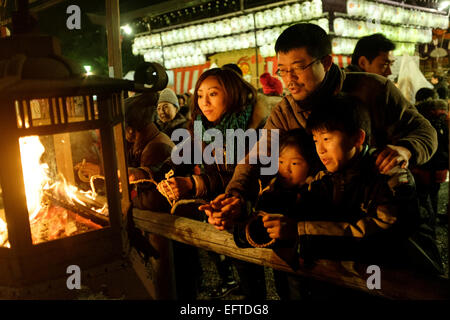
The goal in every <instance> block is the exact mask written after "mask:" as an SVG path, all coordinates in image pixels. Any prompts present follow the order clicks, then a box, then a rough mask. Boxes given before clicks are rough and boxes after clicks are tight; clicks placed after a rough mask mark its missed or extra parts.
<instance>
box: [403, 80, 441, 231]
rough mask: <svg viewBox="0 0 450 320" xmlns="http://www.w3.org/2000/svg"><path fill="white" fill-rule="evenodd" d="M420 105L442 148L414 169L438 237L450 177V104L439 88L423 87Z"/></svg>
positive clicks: (418, 191)
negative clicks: (445, 186) (443, 188)
mask: <svg viewBox="0 0 450 320" xmlns="http://www.w3.org/2000/svg"><path fill="white" fill-rule="evenodd" d="M416 107H417V110H419V112H420V113H421V114H422V115H423V116H424V117H425V118H427V119H428V121H430V123H431V125H432V126H433V127H434V128H435V129H436V133H437V136H438V148H437V151H436V153H435V154H434V155H433V157H432V158H431V159H430V160H429V161H428V162H426V163H425V164H423V165H421V166H418V167H415V168H412V169H411V171H412V173H413V174H414V179H415V180H416V187H417V193H418V195H419V201H420V203H421V205H422V207H424V208H426V209H427V211H428V217H427V219H428V224H429V225H430V227H431V229H432V232H433V236H435V227H436V223H437V222H438V217H439V216H438V202H439V201H438V200H439V197H438V195H439V189H440V187H441V184H442V183H443V182H445V181H446V179H447V176H448V161H449V159H448V149H449V148H448V143H449V141H448V103H447V101H446V100H443V99H438V93H437V92H436V90H434V89H430V88H421V89H419V90H418V91H417V93H416ZM447 203H448V201H447ZM443 218H444V221H446V220H447V217H443Z"/></svg>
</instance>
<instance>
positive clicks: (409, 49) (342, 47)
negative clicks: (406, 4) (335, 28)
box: [331, 37, 416, 56]
mask: <svg viewBox="0 0 450 320" xmlns="http://www.w3.org/2000/svg"><path fill="white" fill-rule="evenodd" d="M357 42H358V39H349V38H340V37H335V38H333V39H332V41H331V48H332V51H333V53H334V54H344V55H351V54H352V53H353V51H354V49H355V46H356V43H357ZM415 50H416V47H415V45H414V43H404V42H395V50H394V52H393V54H394V55H395V56H402V55H404V54H408V55H411V56H413V55H414V53H415Z"/></svg>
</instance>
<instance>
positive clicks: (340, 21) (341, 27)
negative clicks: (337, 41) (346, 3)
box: [333, 18, 347, 36]
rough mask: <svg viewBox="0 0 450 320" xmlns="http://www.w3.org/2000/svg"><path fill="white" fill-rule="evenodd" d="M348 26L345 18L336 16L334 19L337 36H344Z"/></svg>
mask: <svg viewBox="0 0 450 320" xmlns="http://www.w3.org/2000/svg"><path fill="white" fill-rule="evenodd" d="M346 27H347V23H346V21H345V19H344V18H336V19H334V20H333V29H334V33H335V34H336V35H337V36H343V35H344V32H345V29H346Z"/></svg>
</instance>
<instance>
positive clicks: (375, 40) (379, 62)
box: [347, 33, 395, 77]
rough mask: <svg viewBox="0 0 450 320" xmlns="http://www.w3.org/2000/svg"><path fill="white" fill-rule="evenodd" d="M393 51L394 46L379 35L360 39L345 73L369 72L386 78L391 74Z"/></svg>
mask: <svg viewBox="0 0 450 320" xmlns="http://www.w3.org/2000/svg"><path fill="white" fill-rule="evenodd" d="M394 49H395V44H394V43H393V42H392V41H391V40H389V39H387V38H386V37H385V36H384V35H382V34H381V33H375V34H372V35H370V36H366V37H362V38H361V39H359V40H358V42H357V43H356V46H355V50H354V51H353V54H352V64H351V65H350V66H348V67H347V71H353V72H358V71H359V72H371V73H376V74H379V75H380V76H383V77H387V76H389V75H391V74H392V72H391V66H392V64H393V63H394V58H393V55H392V51H393V50H394Z"/></svg>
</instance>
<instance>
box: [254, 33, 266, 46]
mask: <svg viewBox="0 0 450 320" xmlns="http://www.w3.org/2000/svg"><path fill="white" fill-rule="evenodd" d="M256 44H257V45H258V46H263V45H265V44H266V37H265V33H264V30H258V31H256Z"/></svg>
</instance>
